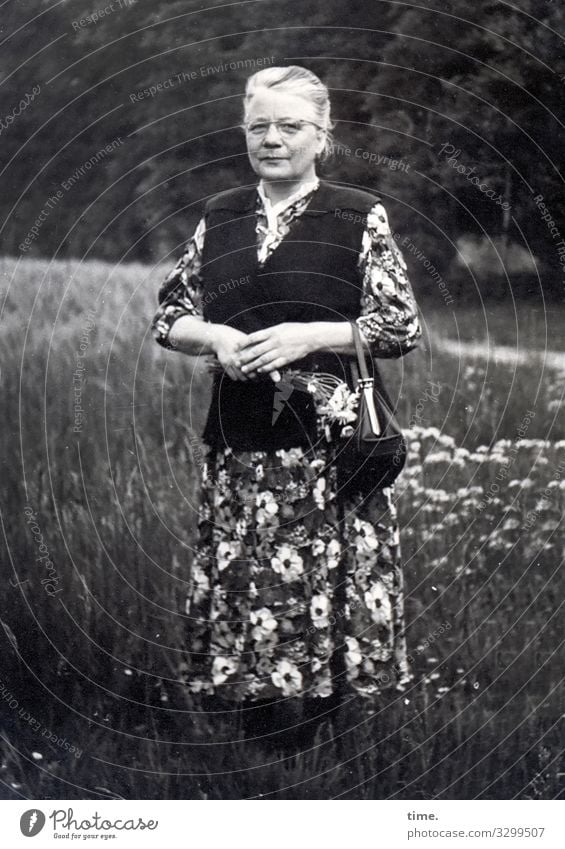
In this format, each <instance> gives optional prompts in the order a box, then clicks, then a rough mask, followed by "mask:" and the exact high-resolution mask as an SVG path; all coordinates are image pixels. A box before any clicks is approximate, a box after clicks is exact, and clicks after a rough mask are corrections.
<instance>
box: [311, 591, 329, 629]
mask: <svg viewBox="0 0 565 849" xmlns="http://www.w3.org/2000/svg"><path fill="white" fill-rule="evenodd" d="M329 609H330V603H329V600H328V597H327V596H326V595H315V596H312V601H311V602H310V616H311V617H312V623H313V624H314V626H315V627H316V628H326V627H327V626H328V625H329V620H328V613H329Z"/></svg>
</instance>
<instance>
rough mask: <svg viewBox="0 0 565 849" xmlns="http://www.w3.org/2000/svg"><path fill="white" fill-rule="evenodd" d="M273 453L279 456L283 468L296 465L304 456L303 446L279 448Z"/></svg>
mask: <svg viewBox="0 0 565 849" xmlns="http://www.w3.org/2000/svg"><path fill="white" fill-rule="evenodd" d="M275 453H276V455H277V457H279V458H280V460H281V464H282V466H283V467H284V468H290V467H291V466H297V465H298V464H299V463H300V462H301V461H302V459H303V457H304V449H303V448H286V449H285V448H280V449H279V450H278V451H276V452H275Z"/></svg>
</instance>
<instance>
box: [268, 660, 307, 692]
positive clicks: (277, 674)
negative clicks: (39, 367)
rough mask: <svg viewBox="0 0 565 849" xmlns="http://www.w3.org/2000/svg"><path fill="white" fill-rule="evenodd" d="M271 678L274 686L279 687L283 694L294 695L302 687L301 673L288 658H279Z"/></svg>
mask: <svg viewBox="0 0 565 849" xmlns="http://www.w3.org/2000/svg"><path fill="white" fill-rule="evenodd" d="M271 680H272V682H273V684H274V685H275V687H280V689H281V690H282V691H283V695H284V696H295V695H296V694H297V693H298V692H299V691H300V689H301V688H302V673H301V672H300V670H299V669H297V668H296V666H294V665H293V664H292V663H289V662H288V660H279V662H278V663H277V665H276V668H275V670H274V672H272V673H271Z"/></svg>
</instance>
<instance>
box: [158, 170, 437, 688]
mask: <svg viewBox="0 0 565 849" xmlns="http://www.w3.org/2000/svg"><path fill="white" fill-rule="evenodd" d="M317 185H318V181H317V180H316V181H314V182H313V183H310V184H307V185H305V186H303V187H302V188H301V190H300V191H299V192H297V193H296V194H295V195H293V196H292V197H291V198H289V199H288V200H287V201H285V202H282V203H279V204H277V205H275V206H271V205H270V203H269V200H268V198H267V197H266V196H265V194H264V192H263V190H262V186H261V184H259V186H258V191H257V206H256V233H257V251H258V258H259V262H260V263H262V262H264V261H265V259H266V258H267V257H268V256H269V255H270V252H272V251H274V250H276V248H277V246H278V244H279V243H280V241H281V239H283V238H284V237H285V235H286V234H287V233H288V230H289V227H290V225H291V223H292V221H293V220H294V219H295V218H296V217H297V216H299V215H301V214H302V212H303V211H304V209H306V207H307V206H308V203H309V202H310V199H311V197H312V194H313V192H314V191H315V190H316V188H317ZM204 238H205V222H204V219H202V220H201V221H200V223H199V224H198V227H197V228H196V232H195V234H194V236H193V237H192V239H191V240H190V242H189V244H188V246H187V248H186V251H185V253H184V255H183V256H182V257H181V258H180V260H179V261H178V263H177V265H176V266H175V268H174V269H173V270H172V271H171V273H170V274H169V275H168V277H167V278H166V280H165V281H164V283H163V286H162V287H161V292H160V298H159V300H160V307H159V309H158V311H157V313H156V315H155V317H154V320H153V333H154V335H155V338H156V340H157V341H158V342H159V343H160V344H161V345H163V346H164V347H170V346H169V344H168V333H169V330H170V328H171V326H172V324H173V322H174V321H175V320H176V319H177V318H178V317H179V316H182V315H192V316H196V317H199V318H203V315H202V306H201V281H200V278H199V271H200V266H201V257H202V246H203V242H204ZM358 268H359V274H360V275H361V279H362V281H363V287H362V298H361V315H360V316H359V318H358V319H357V323H358V326H359V328H360V330H361V331H362V333H363V334H364V335H365V337H366V339H367V340H368V342H369V344H370V347H371V351H372V353H373V355H374V356H380V357H398V356H401V355H402V354H404V353H406V352H407V351H409V350H411V349H412V348H413V347H414V346H415V344H416V343H417V340H418V339H419V337H420V335H421V328H420V324H419V320H418V311H417V307H416V304H415V301H414V296H413V293H412V289H411V286H410V283H409V282H408V279H407V277H406V266H405V263H404V260H403V258H402V255H401V253H400V251H399V250H398V248H397V245H396V243H395V241H394V239H393V238H392V235H391V232H390V229H389V225H388V220H387V216H386V212H385V210H384V208H383V206H382V205H381V204H380V203H376V204H375V206H374V207H373V208H372V210H371V211H370V213H369V215H368V216H367V226H366V229H365V232H364V234H363V241H362V247H361V251H360V254H359V262H358ZM320 445H322V447H321V448H320V447H319V446H320ZM332 451H333V449H332V445H331V444H330V443H328V444H327V446H325V445H324V442H320V443H318V446H317V447H316V449H315V450H314V449H310V448H298V447H297V448H291V449H280V450H276V451H239V450H233V449H232V448H230V447H220V448H213V449H212V448H210V447H209V446H208V453H207V455H206V462H205V464H204V467H203V469H202V486H201V498H200V503H199V515H198V531H199V546H198V550H197V552H196V553H195V555H194V557H193V561H192V563H191V565H190V567H188V565H187V570H188V569H189V568H190V589H189V592H188V597H187V599H186V614H187V653H186V658H185V660H184V661H183V663H182V666H181V670H180V672H181V678H182V680H183V681H184V682H185V683H186V685H187V686H188V687H189V688H190V690H191V691H192V692H194V693H202V694H205V695H217V696H220V697H221V698H222V699H225V700H228V701H243V700H250V701H255V700H259V699H261V700H263V699H270V698H277V697H279V698H280V697H281V696H282V697H289V696H307V697H312V696H314V697H327V696H329V695H330V694H332V693H334V692H341V693H352V692H355V693H357V694H359V695H361V696H365V697H375V696H378V694H379V693H380V692H381V691H382V690H383V689H384V688H389V687H395V688H396V689H398V690H403V689H404V688H405V687H406V685H407V683H408V682H409V681H410V680H411V679H412V677H413V675H412V672H411V670H410V668H409V665H408V661H407V648H406V639H405V633H404V587H403V574H402V566H401V562H400V551H399V531H398V524H397V516H396V509H395V505H394V503H393V490H392V488H386V489H381V490H375V491H374V492H373V493H372V495H371V496H370V497H365V498H364V499H363V498H362V497H361V496H353V495H349V496H347V497H346V498H343V497H341V496H340V498H338V497H337V490H338V486H337V470H336V466H335V463H334V462H333V461H332Z"/></svg>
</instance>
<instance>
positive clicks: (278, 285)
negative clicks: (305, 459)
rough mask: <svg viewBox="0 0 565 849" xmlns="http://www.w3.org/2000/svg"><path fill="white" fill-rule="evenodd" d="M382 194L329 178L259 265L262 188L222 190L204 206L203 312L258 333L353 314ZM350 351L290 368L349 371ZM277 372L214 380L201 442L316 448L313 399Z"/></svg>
mask: <svg viewBox="0 0 565 849" xmlns="http://www.w3.org/2000/svg"><path fill="white" fill-rule="evenodd" d="M378 200H379V198H377V197H376V196H374V195H371V194H369V193H368V192H365V191H361V190H360V189H351V188H347V187H341V186H338V185H334V184H331V183H327V182H324V181H321V182H320V185H319V187H318V189H317V190H316V191H315V192H314V194H313V195H312V197H311V199H310V203H309V205H308V207H307V209H306V210H304V212H303V213H302V214H301V215H300V216H299V217H298V218H297V219H295V221H294V222H293V223H292V224H291V226H290V230H289V233H288V234H287V236H286V237H285V238H284V239H283V241H282V242H281V243H280V244H279V246H278V247H277V248H275V250H274V251H273V253H272V254H271V255H270V257H269V258H268V259H267V260H266V262H265V263H264V264H263V265H262V266H259V264H258V260H257V235H256V233H255V225H256V215H255V208H256V201H257V190H256V188H255V187H251V188H240V189H232V190H230V191H227V192H222V193H221V194H219V195H217V196H216V197H214V198H213V199H211V200H210V201H208V203H207V205H206V209H205V218H206V235H205V239H204V249H203V257H202V270H201V274H202V280H203V292H202V304H203V314H204V318H205V319H206V320H208V321H210V322H213V323H217V324H228V325H230V326H231V327H235V328H237V329H238V330H242V331H243V332H245V333H252V332H253V331H255V330H261V329H263V328H265V327H270V326H272V325H275V324H281V323H283V322H310V321H345V320H347V319H351V318H357V316H359V314H360V310H361V288H362V280H361V276H360V273H359V268H358V260H359V252H360V250H361V243H362V237H363V231H364V229H365V226H366V216H367V213H368V212H369V210H370V209H371V207H372V206H374V204H375V203H376V202H377V201H378ZM349 359H350V358H349V356H346V355H343V354H341V355H338V354H332V353H328V352H317V353H315V354H312V355H309V356H308V357H304V358H303V359H301V360H297V361H295V362H293V363H291V364H290V366H289V367H290V368H299V369H304V370H306V371H320V372H330V373H332V374H335V375H337V376H339V377H340V378H341V379H345V377H346V363H347V361H348V360H349ZM286 394H288V393H286V392H285V390H284V388H282V389H281V388H279V389H277V387H276V384H274V383H273V381H272V380H271V379H270V378H269V377H262V378H260V379H257V380H254V381H248V382H244V381H233V380H231V379H230V378H229V377H228V376H227V375H225V374H222V375H218V376H216V377H215V379H214V386H213V390H212V401H211V405H210V410H209V412H208V419H207V422H206V427H205V429H204V434H203V439H204V441H205V442H207V443H208V444H212V445H213V444H216V445H220V446H223V445H231V446H232V447H233V448H234V449H241V450H275V449H277V448H290V447H293V446H299V445H301V446H306V447H308V446H313V445H314V444H315V442H316V415H315V408H314V403H313V401H312V398H311V397H310V396H309V395H308V394H307V393H305V392H300V391H297V390H295V391H294V392H293V393H292V394H291V395H290V396H289V397H288V398H287V397H286Z"/></svg>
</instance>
